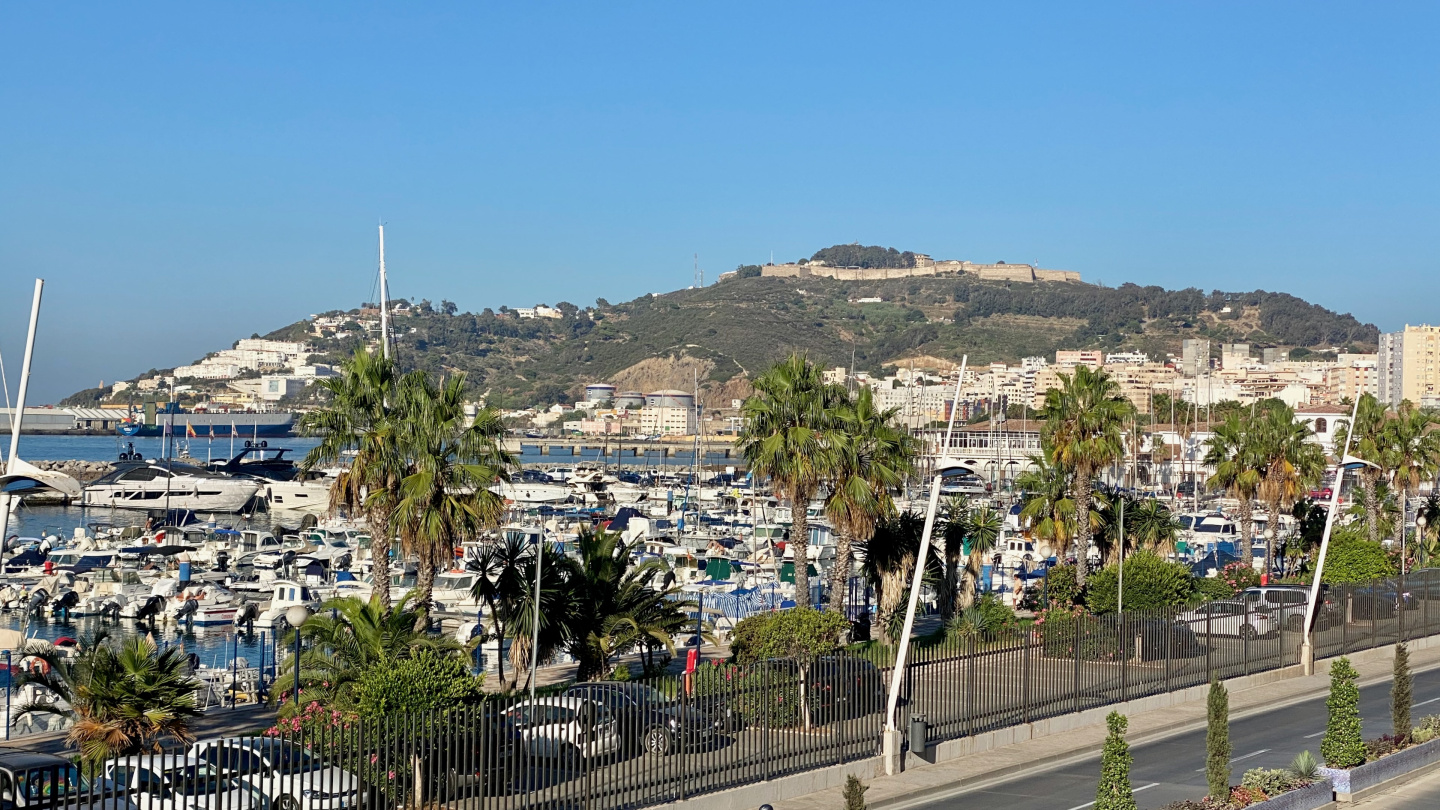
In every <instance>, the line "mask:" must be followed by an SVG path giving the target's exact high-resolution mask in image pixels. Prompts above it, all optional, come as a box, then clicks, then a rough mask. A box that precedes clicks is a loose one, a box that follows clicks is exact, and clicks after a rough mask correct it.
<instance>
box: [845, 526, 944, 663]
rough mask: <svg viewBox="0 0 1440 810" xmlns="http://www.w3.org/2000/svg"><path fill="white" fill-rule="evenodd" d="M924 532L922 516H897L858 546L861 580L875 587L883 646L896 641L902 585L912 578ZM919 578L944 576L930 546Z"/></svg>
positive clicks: (903, 596)
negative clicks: (861, 551) (862, 572)
mask: <svg viewBox="0 0 1440 810" xmlns="http://www.w3.org/2000/svg"><path fill="white" fill-rule="evenodd" d="M924 529H925V517H924V516H923V515H920V514H917V513H915V512H908V511H907V512H900V513H899V514H896V515H894V516H892V517H887V518H885V519H883V520H881V521H880V522H879V523H877V524H876V526H875V533H874V534H873V535H871V537H870V539H869V540H868V541H867V542H864V543H860V544H858V546H859V547H860V548H861V549H862V550H863V551H864V554H865V563H864V565H863V570H864V572H865V578H866V579H868V580H869V581H870V584H872V585H874V586H875V601H876V615H875V624H876V626H878V628H879V630H880V636H881V640H882V641H884V642H885V643H886V644H894V643H895V642H896V641H897V639H896V636H897V635H898V634H899V631H900V627H899V626H898V623H899V621H900V616H901V611H900V606H901V604H902V603H903V602H904V600H905V588H906V585H908V584H909V582H910V578H911V577H912V576H916V567H917V566H916V564H915V561H916V558H918V557H919V556H920V535H921V534H922V533H923V532H924ZM919 576H924V577H930V578H932V579H933V580H939V579H941V578H942V577H943V576H944V574H943V569H942V566H941V563H940V560H939V556H938V551H937V549H935V548H934V547H933V546H932V547H931V549H930V559H929V560H927V561H926V565H925V566H924V569H923V570H922V571H921V572H920V573H919Z"/></svg>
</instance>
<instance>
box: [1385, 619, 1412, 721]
mask: <svg viewBox="0 0 1440 810" xmlns="http://www.w3.org/2000/svg"><path fill="white" fill-rule="evenodd" d="M1412 686H1413V684H1412V679H1411V677H1410V650H1409V649H1408V648H1407V647H1406V646H1405V642H1403V641H1402V642H1400V643H1399V644H1396V645H1395V676H1394V684H1393V685H1392V686H1391V687H1390V722H1391V727H1392V729H1393V730H1394V732H1395V736H1396V737H1397V738H1399V739H1401V740H1403V739H1405V738H1406V737H1408V736H1410V701H1411V687H1412Z"/></svg>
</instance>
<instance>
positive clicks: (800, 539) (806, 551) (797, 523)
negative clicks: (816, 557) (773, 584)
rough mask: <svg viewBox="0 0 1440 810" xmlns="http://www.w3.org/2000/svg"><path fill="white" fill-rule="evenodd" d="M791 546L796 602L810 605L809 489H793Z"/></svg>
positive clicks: (810, 493)
mask: <svg viewBox="0 0 1440 810" xmlns="http://www.w3.org/2000/svg"><path fill="white" fill-rule="evenodd" d="M791 491H792V492H793V493H794V495H792V496H791V498H790V548H791V549H793V551H794V558H795V604H796V605H798V606H799V607H807V608H808V607H810V515H809V514H808V513H807V511H806V510H808V509H809V508H810V496H811V495H812V494H813V493H812V492H810V491H809V490H800V489H798V488H796V489H792V490H791Z"/></svg>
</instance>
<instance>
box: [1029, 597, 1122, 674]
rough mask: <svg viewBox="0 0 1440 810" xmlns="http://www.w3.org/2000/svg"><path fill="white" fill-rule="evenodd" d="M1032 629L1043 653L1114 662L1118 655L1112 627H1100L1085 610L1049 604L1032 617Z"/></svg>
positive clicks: (1099, 623) (1116, 635)
mask: <svg viewBox="0 0 1440 810" xmlns="http://www.w3.org/2000/svg"><path fill="white" fill-rule="evenodd" d="M1034 630H1035V634H1036V636H1037V637H1038V638H1039V641H1040V648H1041V649H1042V650H1044V651H1045V654H1046V655H1049V656H1053V657H1057V658H1074V657H1075V656H1076V655H1077V654H1078V655H1079V657H1080V658H1081V659H1083V660H1086V661H1114V660H1117V659H1118V658H1119V657H1120V640H1119V638H1118V634H1117V633H1116V632H1115V631H1114V629H1113V628H1107V627H1104V626H1102V624H1101V622H1099V621H1098V620H1097V619H1096V618H1095V617H1094V616H1091V615H1090V614H1089V613H1086V612H1085V609H1084V608H1082V607H1080V606H1078V605H1075V606H1070V607H1062V606H1059V605H1052V606H1051V607H1050V608H1048V609H1046V610H1043V611H1041V612H1040V613H1039V614H1037V615H1036V617H1035V624H1034ZM1077 650H1078V653H1077Z"/></svg>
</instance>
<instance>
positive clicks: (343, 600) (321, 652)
mask: <svg viewBox="0 0 1440 810" xmlns="http://www.w3.org/2000/svg"><path fill="white" fill-rule="evenodd" d="M413 596H414V594H413V592H412V593H407V594H406V595H405V596H403V597H401V599H400V601H399V602H397V603H395V605H393V606H392V607H390V608H386V607H385V603H384V601H383V599H382V598H381V595H380V589H378V588H377V589H375V591H374V593H373V594H372V595H371V597H370V599H368V600H362V599H360V598H358V597H354V596H345V597H340V598H337V599H331V600H330V601H328V602H326V603H325V604H324V605H323V606H322V608H321V610H320V612H319V613H316V614H315V615H314V616H311V617H310V619H309V621H307V622H305V624H304V625H302V626H301V627H300V631H299V632H300V637H301V638H302V639H304V640H305V643H306V648H305V651H304V652H303V653H302V654H301V657H300V686H301V702H302V703H309V702H310V701H312V700H313V701H319V702H320V703H322V704H324V705H326V706H331V707H335V708H342V709H350V708H353V707H354V706H355V686H356V683H357V682H358V681H359V680H360V678H361V677H362V676H363V675H364V673H366V672H367V671H369V670H371V669H375V668H379V669H387V668H390V667H392V666H394V665H395V664H396V663H398V662H400V661H403V660H405V659H407V658H409V657H411V656H412V655H414V654H416V653H418V652H419V651H421V650H429V651H431V652H434V653H437V654H441V655H455V654H458V653H459V652H460V650H461V646H460V644H459V643H457V642H456V641H455V640H454V639H451V638H448V637H444V636H431V635H429V634H427V633H424V632H419V631H417V630H416V627H417V625H421V620H422V619H423V614H422V613H421V612H420V611H419V610H417V609H415V608H413V607H412V605H411V599H412V598H413ZM291 632H292V634H293V633H294V631H293V630H292V631H291ZM290 639H291V640H290V641H288V642H285V644H286V646H287V647H288V646H289V645H290V644H293V640H294V635H291V636H290ZM294 673H295V669H294V664H293V662H292V663H291V664H290V665H289V666H285V667H283V668H281V671H280V673H279V676H278V677H277V678H276V680H275V684H274V689H273V691H274V693H275V694H276V695H283V694H285V693H287V692H293V691H294V689H295V674H294ZM293 711H294V706H293V703H292V702H290V701H284V702H283V703H282V705H281V706H280V713H281V714H289V713H292V712H293Z"/></svg>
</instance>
